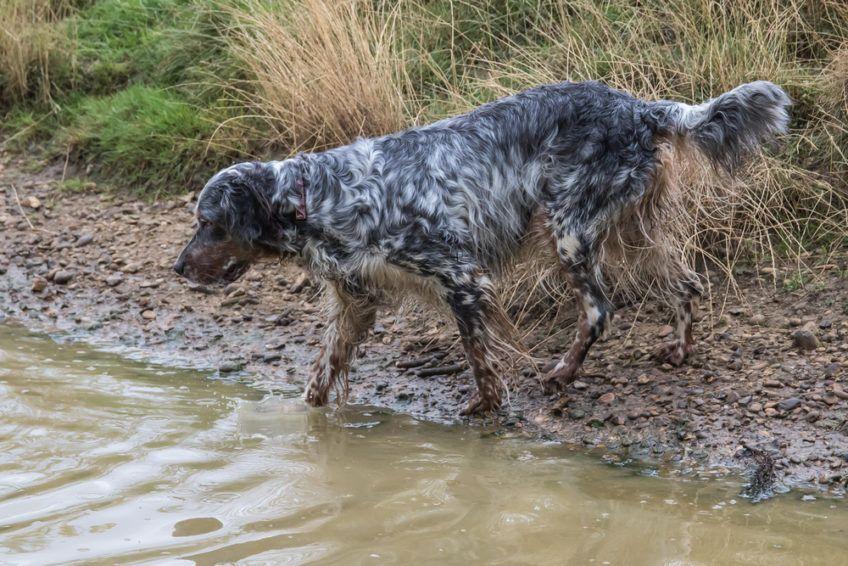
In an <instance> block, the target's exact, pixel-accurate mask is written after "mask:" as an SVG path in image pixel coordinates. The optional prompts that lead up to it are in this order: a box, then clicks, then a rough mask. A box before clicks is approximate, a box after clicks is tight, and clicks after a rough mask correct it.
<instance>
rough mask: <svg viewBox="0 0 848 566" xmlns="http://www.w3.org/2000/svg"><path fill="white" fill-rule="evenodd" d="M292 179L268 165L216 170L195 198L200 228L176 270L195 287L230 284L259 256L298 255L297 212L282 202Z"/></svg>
mask: <svg viewBox="0 0 848 566" xmlns="http://www.w3.org/2000/svg"><path fill="white" fill-rule="evenodd" d="M288 177H291V175H280V170H279V169H278V168H277V166H276V165H275V164H268V163H241V164H239V165H234V166H232V167H229V168H227V169H224V170H222V171H220V172H218V173H217V174H216V175H215V176H214V177H212V179H210V180H209V182H208V183H207V184H206V186H205V187H204V188H203V191H202V192H201V193H200V196H199V197H198V199H197V208H196V210H195V215H196V219H197V230H196V232H195V234H194V236H193V237H192V238H191V241H189V243H188V244H187V245H186V247H185V248H184V249H183V251H182V253H180V257H179V258H178V259H177V262H176V263H175V264H174V271H176V272H177V273H179V274H180V275H182V276H184V277H186V278H187V279H189V280H191V281H195V282H197V283H204V284H215V283H217V284H227V283H231V282H233V281H235V280H236V279H238V278H239V277H241V276H242V275H243V274H244V273H245V272H246V271H247V269H248V268H249V267H250V265H251V263H253V262H254V261H256V260H257V259H260V258H261V257H268V256H277V257H279V256H282V255H287V254H288V253H296V252H297V251H298V250H297V247H296V244H295V239H296V234H297V228H296V226H295V218H294V213H293V212H292V211H291V210H287V206H286V203H287V202H288V201H287V200H286V199H283V200H282V201H281V199H280V196H281V194H285V192H287V191H286V190H285V189H286V187H281V184H285V183H286V182H287V181H288V182H289V183H291V179H287V178H288ZM289 208H290V207H289Z"/></svg>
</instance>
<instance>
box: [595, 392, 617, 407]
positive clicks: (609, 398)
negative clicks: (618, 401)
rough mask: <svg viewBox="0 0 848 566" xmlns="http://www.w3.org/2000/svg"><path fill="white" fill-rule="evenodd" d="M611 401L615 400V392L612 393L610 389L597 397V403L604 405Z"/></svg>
mask: <svg viewBox="0 0 848 566" xmlns="http://www.w3.org/2000/svg"><path fill="white" fill-rule="evenodd" d="M613 401H615V393H613V392H612V391H610V392H609V393H604V394H603V395H601V396H600V397H598V403H601V404H604V405H609V404H611V403H612V402H613Z"/></svg>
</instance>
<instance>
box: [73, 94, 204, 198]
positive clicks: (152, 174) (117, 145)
mask: <svg viewBox="0 0 848 566" xmlns="http://www.w3.org/2000/svg"><path fill="white" fill-rule="evenodd" d="M70 116H71V117H70V119H69V121H68V123H67V124H66V125H65V126H64V127H63V128H62V129H61V132H60V133H59V135H58V138H57V140H56V141H57V143H58V144H59V145H60V146H62V147H67V148H68V149H69V151H70V153H71V155H72V156H73V157H74V158H75V159H76V160H78V161H80V162H83V163H85V164H87V165H90V166H91V167H92V168H93V169H94V170H95V171H96V176H97V177H106V178H110V179H119V180H120V185H121V186H123V187H126V188H128V189H130V190H132V191H133V192H137V193H145V192H153V193H158V192H162V191H164V192H184V191H185V190H186V189H188V188H191V187H189V186H187V185H186V184H185V183H190V182H192V181H194V182H199V180H200V179H199V178H198V177H197V176H198V174H201V173H203V174H205V173H207V172H208V169H209V167H210V165H211V164H210V161H214V158H212V157H210V156H208V154H207V145H208V141H207V140H208V139H209V138H210V136H211V134H212V131H213V130H214V129H215V127H216V125H217V122H216V121H215V120H214V119H212V118H211V117H208V116H206V115H205V111H204V110H203V109H201V108H198V107H197V106H194V105H192V104H190V103H189V102H187V101H186V100H185V98H184V97H183V96H181V95H180V94H179V93H178V92H176V91H169V90H164V89H161V88H156V87H149V86H144V85H138V84H136V85H132V86H129V87H128V88H126V89H123V90H120V91H118V92H117V93H115V94H112V95H108V96H101V97H86V98H83V99H82V100H81V101H80V102H79V103H78V105H76V106H75V107H74V109H73V112H71V113H70Z"/></svg>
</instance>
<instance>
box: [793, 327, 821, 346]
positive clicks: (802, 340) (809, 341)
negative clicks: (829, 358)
mask: <svg viewBox="0 0 848 566" xmlns="http://www.w3.org/2000/svg"><path fill="white" fill-rule="evenodd" d="M792 343H793V344H794V345H795V347H796V348H799V349H801V350H806V351H809V350H815V349H816V348H818V347H819V340H818V338H816V335H815V334H813V333H812V331H810V330H806V329H800V330H796V331H795V332H793V333H792Z"/></svg>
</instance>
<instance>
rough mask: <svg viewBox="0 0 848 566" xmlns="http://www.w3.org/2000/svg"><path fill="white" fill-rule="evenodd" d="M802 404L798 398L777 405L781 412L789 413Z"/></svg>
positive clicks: (790, 398) (785, 400)
mask: <svg viewBox="0 0 848 566" xmlns="http://www.w3.org/2000/svg"><path fill="white" fill-rule="evenodd" d="M800 404H801V400H800V399H798V398H797V397H789V398H788V399H784V400H783V401H781V402H780V403H778V404H777V406H778V408H779V409H780V410H781V411H784V412H789V411H791V410H792V409H794V408H795V407H798V406H799V405H800Z"/></svg>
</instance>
